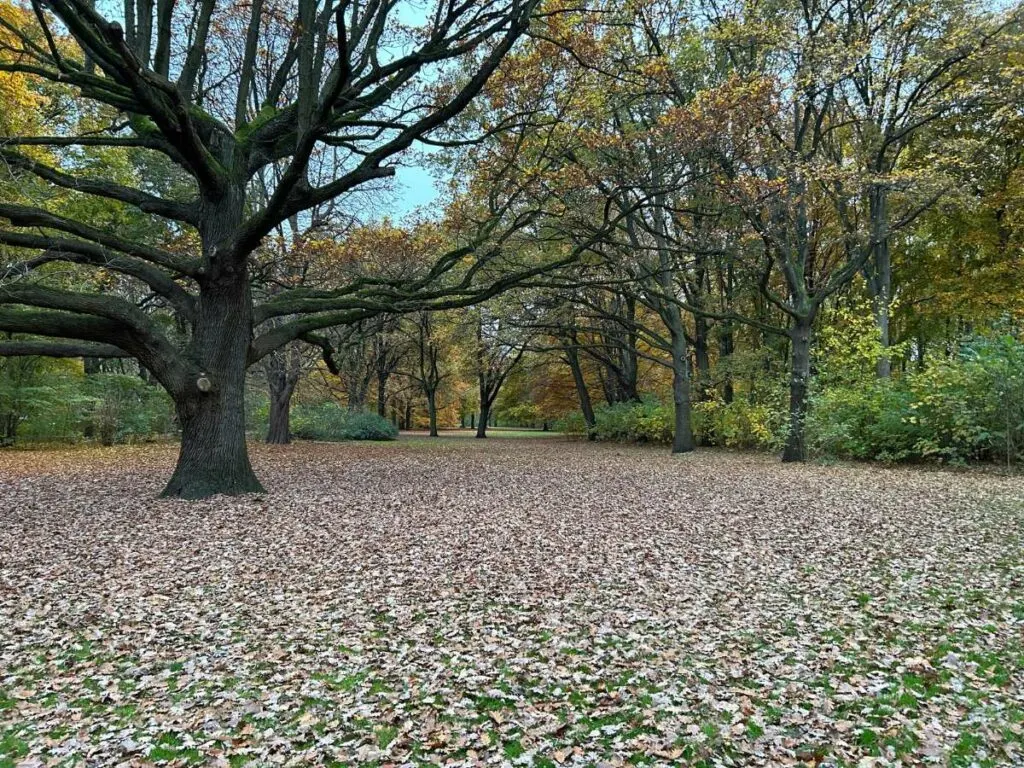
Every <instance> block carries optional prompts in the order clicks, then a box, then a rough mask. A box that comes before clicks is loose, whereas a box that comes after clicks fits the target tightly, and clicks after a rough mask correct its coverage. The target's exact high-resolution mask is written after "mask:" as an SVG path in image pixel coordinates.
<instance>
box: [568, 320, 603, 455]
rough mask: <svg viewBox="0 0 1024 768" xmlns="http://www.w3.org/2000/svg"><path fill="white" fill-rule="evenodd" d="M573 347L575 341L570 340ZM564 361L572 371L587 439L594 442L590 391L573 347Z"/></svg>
mask: <svg viewBox="0 0 1024 768" xmlns="http://www.w3.org/2000/svg"><path fill="white" fill-rule="evenodd" d="M572 343H573V345H575V343H576V341H575V339H574V340H572ZM565 356H566V359H567V360H568V361H569V369H570V370H571V371H572V380H573V382H574V383H575V384H576V395H577V396H578V397H579V400H580V410H581V411H582V412H583V423H584V424H586V425H587V439H588V440H594V439H595V438H596V437H597V435H596V434H595V433H594V428H595V427H596V426H597V417H596V416H595V414H594V404H593V403H592V402H591V400H590V390H589V389H587V380H586V379H585V378H583V368H582V366H580V355H579V352H578V351H577V349H576V347H575V346H572V347H570V348H568V349H567V350H566V351H565Z"/></svg>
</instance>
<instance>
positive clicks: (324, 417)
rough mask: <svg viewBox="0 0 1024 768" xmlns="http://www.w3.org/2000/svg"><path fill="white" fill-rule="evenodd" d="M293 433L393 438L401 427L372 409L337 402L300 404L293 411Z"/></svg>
mask: <svg viewBox="0 0 1024 768" xmlns="http://www.w3.org/2000/svg"><path fill="white" fill-rule="evenodd" d="M291 424H292V434H293V435H294V436H295V437H298V438H301V439H303V440H323V441H328V442H333V441H338V440H393V439H395V438H396V437H398V429H397V428H396V427H395V425H394V424H392V423H391V422H390V421H388V420H387V419H385V418H384V417H382V416H378V415H377V414H376V413H370V412H368V411H349V410H348V409H346V408H342V407H341V406H340V405H338V404H337V403H323V404H320V405H297V406H294V407H293V408H292V412H291Z"/></svg>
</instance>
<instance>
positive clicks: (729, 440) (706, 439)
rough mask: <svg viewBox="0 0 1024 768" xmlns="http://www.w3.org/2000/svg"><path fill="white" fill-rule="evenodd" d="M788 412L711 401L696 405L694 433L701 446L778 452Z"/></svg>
mask: <svg viewBox="0 0 1024 768" xmlns="http://www.w3.org/2000/svg"><path fill="white" fill-rule="evenodd" d="M785 429H786V412H785V410H784V409H782V408H781V407H780V406H777V405H770V404H767V403H751V402H750V401H749V400H747V399H746V398H737V399H735V400H733V401H732V402H731V403H726V402H723V401H721V400H708V401H705V402H700V403H694V405H693V431H694V435H695V436H696V438H697V439H698V441H699V442H700V444H701V445H717V446H722V447H724V448H740V449H750V448H759V449H762V450H776V449H778V448H779V447H780V446H781V444H782V440H783V438H784V437H785Z"/></svg>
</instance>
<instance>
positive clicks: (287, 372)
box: [264, 349, 299, 445]
mask: <svg viewBox="0 0 1024 768" xmlns="http://www.w3.org/2000/svg"><path fill="white" fill-rule="evenodd" d="M289 352H290V350H288V349H282V350H278V351H277V352H274V353H273V354H271V355H269V356H268V357H267V363H266V365H265V366H264V369H265V371H266V375H267V396H268V398H269V400H270V419H269V423H268V425H267V437H266V442H267V443H270V444H271V445H287V444H288V443H290V442H291V440H292V435H291V404H292V395H293V394H294V392H295V385H296V384H298V380H299V371H298V366H297V364H296V365H292V363H294V362H296V361H294V360H292V359H290V357H289Z"/></svg>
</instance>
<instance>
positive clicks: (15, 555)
mask: <svg viewBox="0 0 1024 768" xmlns="http://www.w3.org/2000/svg"><path fill="white" fill-rule="evenodd" d="M253 452H254V462H255V464H256V466H257V469H258V472H259V474H260V476H261V477H262V479H263V480H264V483H265V485H266V486H267V488H268V489H269V492H268V493H267V494H265V495H260V496H251V497H245V498H215V499H212V500H208V501H205V502H198V503H195V502H193V503H186V502H178V501H167V500H158V499H156V498H155V496H156V494H157V493H158V492H159V490H160V487H161V482H162V481H163V480H164V479H165V478H166V477H167V476H168V475H169V473H170V469H171V467H172V465H173V459H174V449H173V448H172V447H171V446H156V447H144V448H138V447H137V448H113V449H99V448H92V449H78V450H66V451H30V452H26V451H8V452H5V453H2V454H0V766H26V767H28V766H39V765H187V764H190V763H194V764H209V765H218V764H219V765H230V766H235V765H245V764H249V765H278V764H283V765H332V764H334V765H379V766H404V765H432V764H439V765H460V766H461V765H466V766H471V765H510V766H519V765H522V766H527V765H536V766H559V765H565V766H584V765H590V766H602V767H603V768H608V767H609V766H618V765H626V764H630V763H632V764H646V765H704V766H718V765H737V766H739V765H743V766H746V765H801V764H802V765H808V766H857V767H858V768H864V767H865V766H888V765H929V764H937V765H953V766H975V765H977V766H1003V765H1024V735H1022V734H1024V481H1022V480H1021V479H1020V478H1012V477H1001V476H998V475H996V474H993V473H984V472H953V471H927V470H920V469H886V468H881V467H869V466H832V467H828V466H819V465H808V466H793V465H781V464H779V463H778V462H777V460H774V459H772V458H771V457H765V456H751V455H737V454H728V453H719V452H713V451H702V452H698V453H696V454H692V455H688V456H682V457H672V456H669V455H666V454H664V453H663V452H661V451H658V450H654V449H642V448H624V447H615V446H594V445H588V444H580V443H570V442H564V441H560V440H490V441H486V442H485V441H473V440H459V439H449V440H441V441H440V442H435V443H430V442H428V441H427V440H425V439H418V440H417V439H413V440H409V439H403V440H402V441H400V442H398V443H394V444H387V445H365V444H362V445H323V444H299V445H294V446H289V447H284V448H270V447H255V446H254V449H253Z"/></svg>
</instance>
